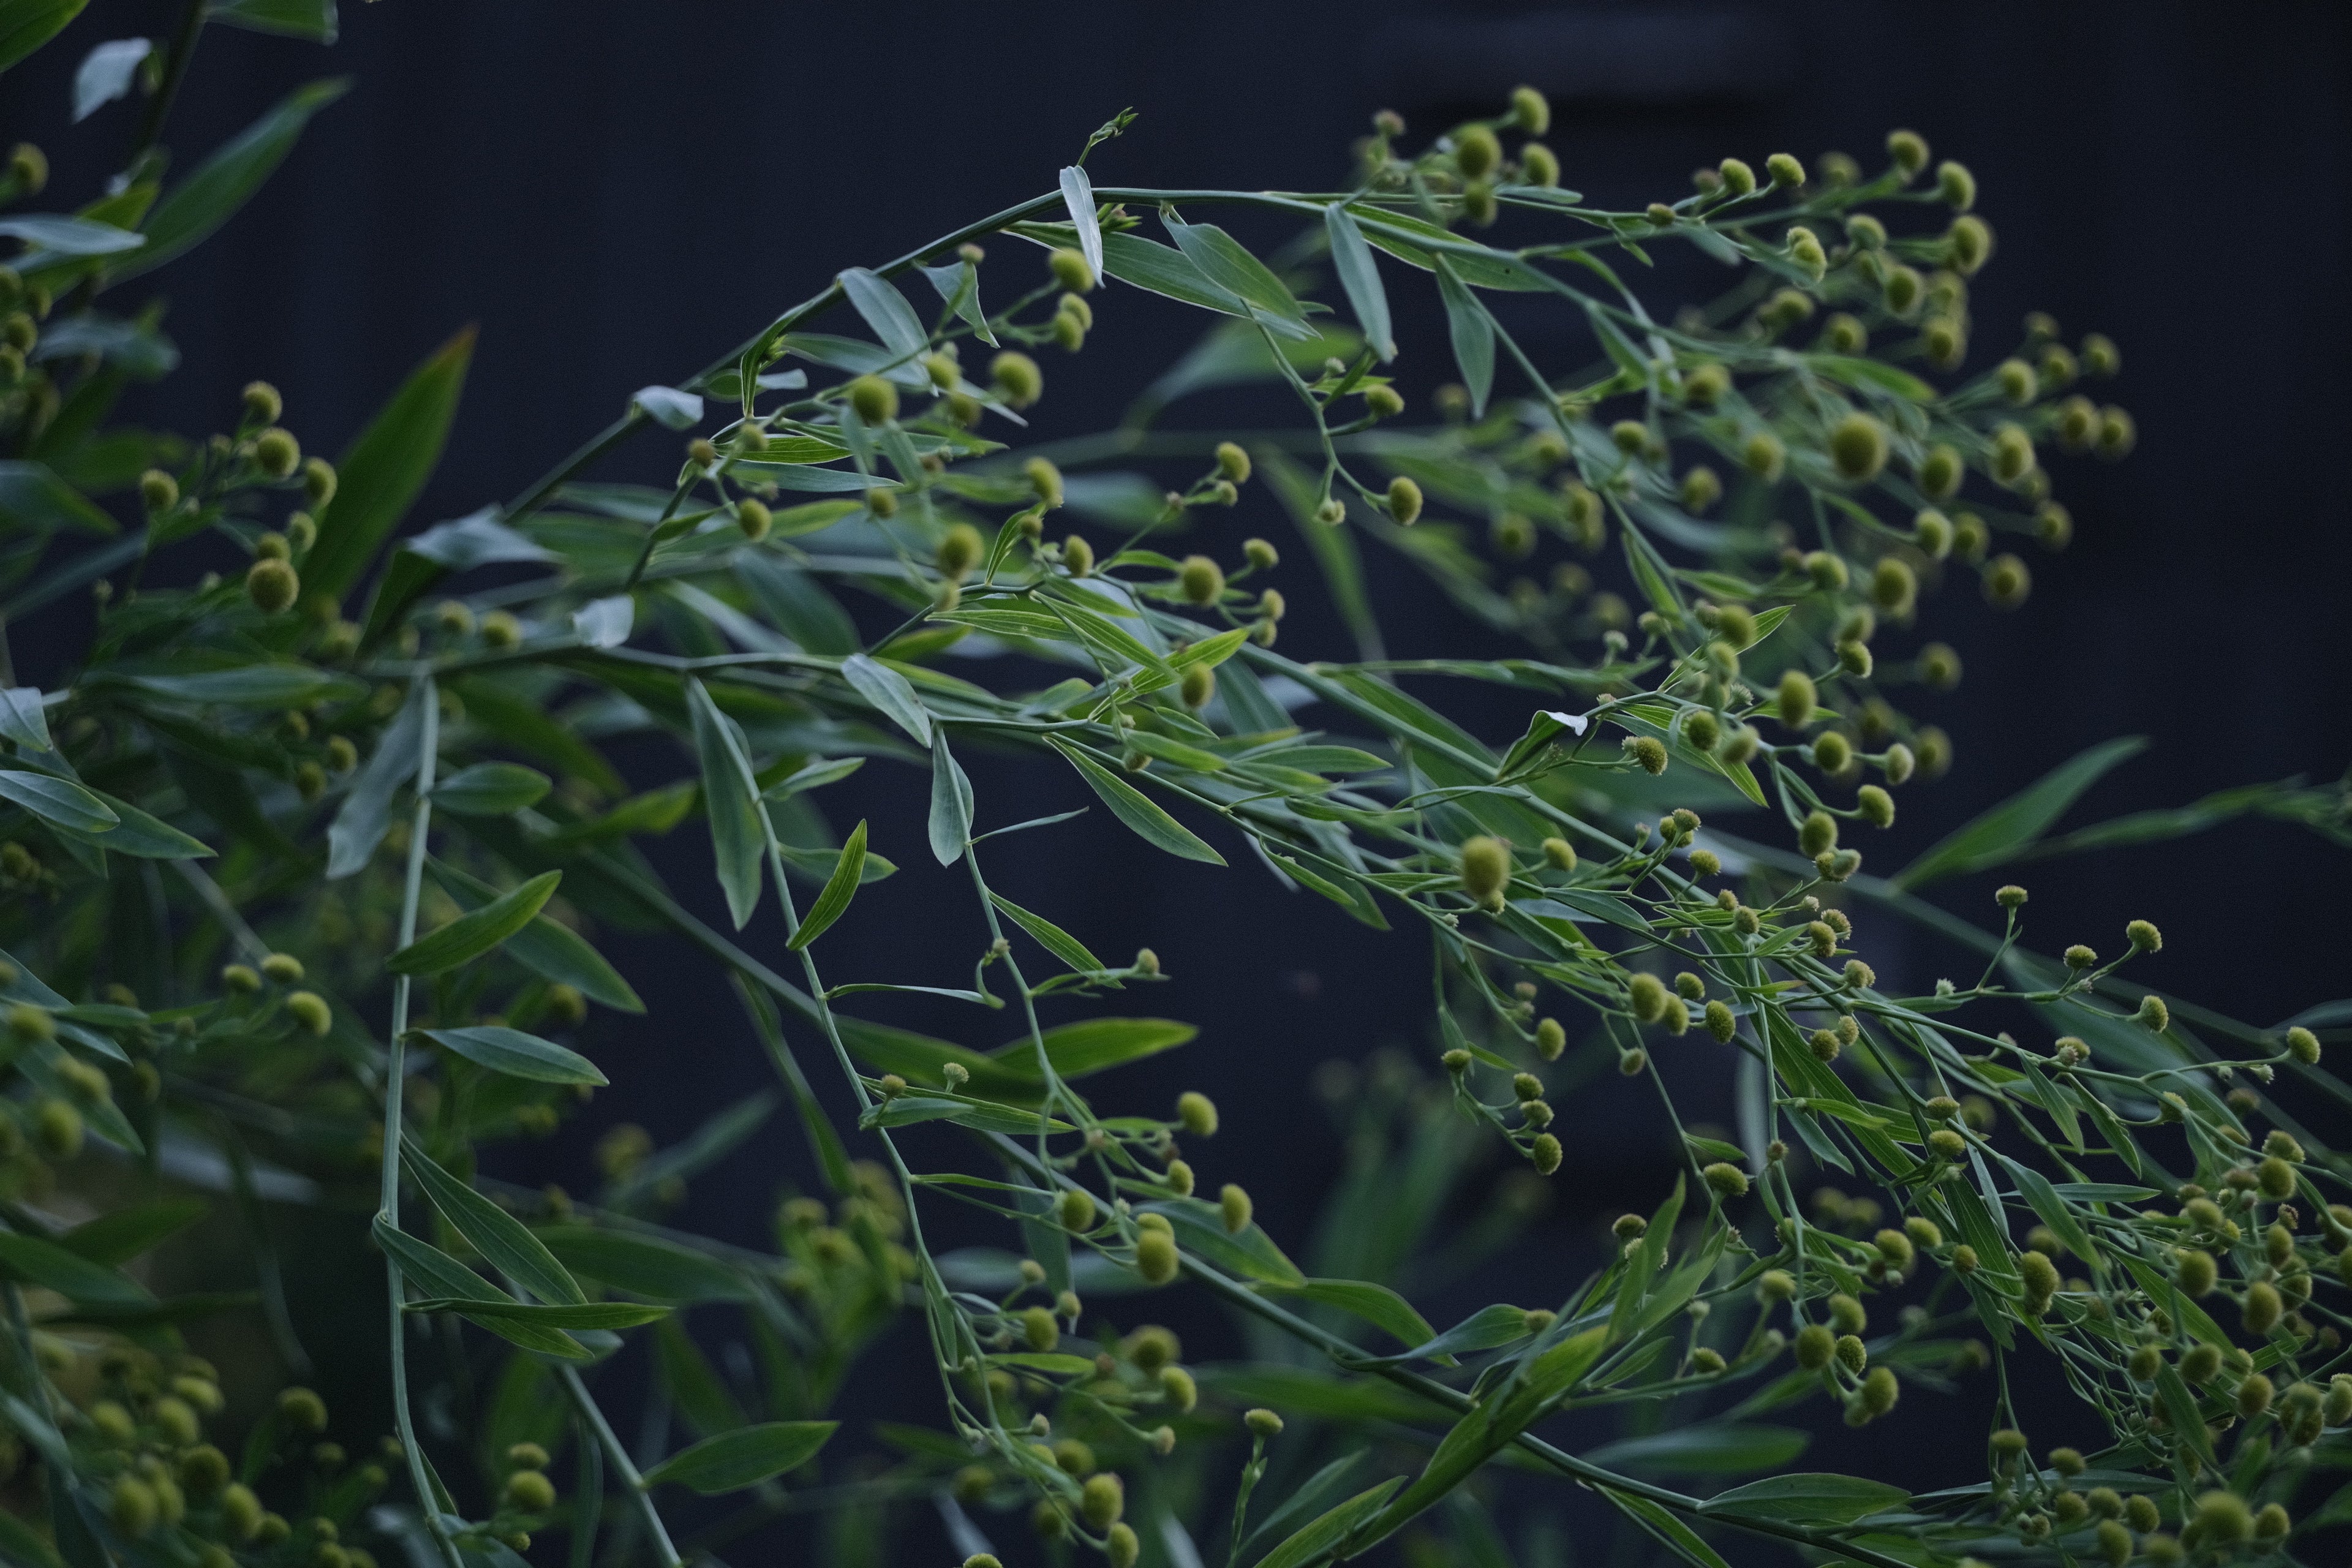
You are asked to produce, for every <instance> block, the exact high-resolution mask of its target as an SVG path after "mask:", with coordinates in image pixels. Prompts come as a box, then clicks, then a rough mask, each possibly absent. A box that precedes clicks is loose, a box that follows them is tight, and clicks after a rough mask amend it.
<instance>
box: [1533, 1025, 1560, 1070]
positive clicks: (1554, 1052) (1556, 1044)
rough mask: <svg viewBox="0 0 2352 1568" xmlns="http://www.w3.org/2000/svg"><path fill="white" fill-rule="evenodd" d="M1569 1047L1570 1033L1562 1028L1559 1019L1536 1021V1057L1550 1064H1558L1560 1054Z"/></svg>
mask: <svg viewBox="0 0 2352 1568" xmlns="http://www.w3.org/2000/svg"><path fill="white" fill-rule="evenodd" d="M1567 1047H1568V1031H1567V1030H1566V1029H1563V1028H1561V1027H1560V1025H1559V1019H1557V1018H1539V1019H1538V1020H1537V1021H1536V1055H1538V1056H1539V1057H1541V1058H1543V1059H1544V1060H1546V1061H1548V1062H1556V1061H1558V1060H1559V1054H1560V1052H1561V1051H1563V1050H1565V1049H1566V1048H1567Z"/></svg>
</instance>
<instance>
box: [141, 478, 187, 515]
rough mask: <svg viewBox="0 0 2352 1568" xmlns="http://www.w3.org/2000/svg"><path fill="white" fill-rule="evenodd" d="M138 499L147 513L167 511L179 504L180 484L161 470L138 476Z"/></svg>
mask: <svg viewBox="0 0 2352 1568" xmlns="http://www.w3.org/2000/svg"><path fill="white" fill-rule="evenodd" d="M139 499H140V500H141V501H142V503H143V504H144V505H145V506H146V508H147V510H149V511H169V510H172V509H173V507H175V506H177V505H179V504H180V482H179V481H178V480H177V479H173V477H172V476H171V475H169V474H167V473H165V472H164V471H163V469H161V468H150V469H148V470H147V471H146V472H145V473H143V474H142V475H140V476H139Z"/></svg>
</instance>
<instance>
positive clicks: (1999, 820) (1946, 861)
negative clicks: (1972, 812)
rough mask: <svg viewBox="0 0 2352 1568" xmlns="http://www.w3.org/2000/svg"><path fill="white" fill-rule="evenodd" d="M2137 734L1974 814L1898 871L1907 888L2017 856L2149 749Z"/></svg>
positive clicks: (2082, 754)
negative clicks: (2086, 793)
mask: <svg viewBox="0 0 2352 1568" xmlns="http://www.w3.org/2000/svg"><path fill="white" fill-rule="evenodd" d="M2146 749H2147V741H2145V740H2144V739H2141V738H2140V737H2138V736H2136V735H2127V736H2123V737H2121V738H2118V739H2116V740H2113V741H2102V742H2099V744H2097V745H2095V746H2093V747H2091V748H2090V749H2089V750H2087V751H2084V752H2079V753H2078V754H2076V755H2075V756H2074V757H2072V758H2069V759H2068V760H2067V761H2065V762H2063V763H2059V764H2058V766H2056V767H2055V768H2053V769H2052V770H2051V771H2050V772H2049V773H2045V774H2043V775H2042V778H2041V779H2040V780H2039V781H2037V782H2036V783H2034V784H2032V785H2031V786H2030V787H2028V788H2027V789H2025V790H2023V791H2021V792H2020V793H2019V794H2017V795H2011V796H2010V797H2009V799H2007V800H2005V801H2003V802H2001V803H2000V805H1996V806H1994V807H1993V808H1992V809H1991V810H1990V811H1988V812H1985V813H1984V814H1983V815H1981V816H1978V817H1976V818H1975V819H1973V820H1972V821H1970V822H1969V823H1968V824H1966V825H1965V826H1962V827H1960V828H1959V829H1958V830H1957V831H1956V832H1954V833H1952V834H1951V835H1950V836H1949V837H1946V838H1944V839H1943V840H1942V841H1941V842H1939V843H1937V845H1936V846H1935V847H1932V848H1930V849H1929V850H1927V853H1925V854H1923V855H1921V856H1920V857H1919V858H1917V859H1916V860H1914V861H1912V862H1911V864H1909V865H1908V866H1906V867H1905V868H1903V869H1902V870H1900V871H1897V872H1896V873H1895V878H1894V881H1895V886H1896V887H1897V888H1900V889H1904V890H1905V891H1906V892H1907V891H1909V890H1911V889H1916V888H1923V887H1926V886H1927V884H1928V883H1930V882H1936V881H1941V880H1943V879H1945V878H1948V877H1958V876H1965V875H1966V874H1968V873H1969V872H1971V871H1985V870H1990V869H1991V868H1993V867H1995V866H1999V865H2000V864H2001V863H2003V862H2004V861H2007V860H2011V859H2013V858H2016V857H2017V856H2019V855H2021V854H2022V853H2023V852H2024V851H2025V850H2026V849H2028V848H2029V847H2032V844H2033V841H2034V840H2035V839H2037V838H2039V837H2042V834H2043V833H2044V832H2046V831H2048V829H2049V827H2050V825H2051V824H2052V823H2053V822H2056V821H2057V820H2058V819H2059V817H2061V816H2064V815H2065V812H2066V808H2067V807H2068V806H2070V805H2074V802H2075V800H2076V799H2077V798H2078V797H2080V796H2081V795H2082V794H2083V792H2084V791H2085V790H2087V789H2089V788H2090V787H2091V786H2092V785H2093V784H2096V783H2098V782H2099V780H2100V779H2101V778H2102V777H2104V776H2105V774H2106V773H2107V772H2108V770H2110V769H2112V768H2114V767H2115V766H2116V764H2118V763H2123V762H2125V761H2126V760H2127V759H2129V758H2131V757H2134V756H2137V754H2138V753H2139V752H2142V751H2144V750H2146Z"/></svg>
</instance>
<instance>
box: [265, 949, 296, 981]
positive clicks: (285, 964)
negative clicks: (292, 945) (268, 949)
mask: <svg viewBox="0 0 2352 1568" xmlns="http://www.w3.org/2000/svg"><path fill="white" fill-rule="evenodd" d="M261 973H264V974H266V975H268V977H269V978H270V979H272V980H275V981H276V982H278V984H280V985H291V984H294V983H295V982H296V981H298V980H299V979H301V978H302V961H301V960H300V959H299V958H297V957H295V956H294V955H293V954H292V953H290V952H273V953H271V954H269V956H268V957H267V958H264V959H263V960H262V961H261Z"/></svg>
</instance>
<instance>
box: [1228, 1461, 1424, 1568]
mask: <svg viewBox="0 0 2352 1568" xmlns="http://www.w3.org/2000/svg"><path fill="white" fill-rule="evenodd" d="M1403 1484H1404V1478H1403V1477H1402V1476H1391V1477H1390V1478H1389V1479H1387V1480H1384V1481H1382V1482H1381V1484H1380V1485H1378V1486H1376V1487H1373V1488H1371V1489H1369V1490H1365V1491H1360V1492H1358V1493H1357V1494H1356V1495H1355V1496H1354V1497H1351V1498H1349V1500H1347V1501H1346V1502H1343V1503H1341V1504H1339V1506H1338V1507H1336V1508H1334V1509H1332V1510H1330V1511H1328V1513H1324V1514H1320V1515H1318V1516H1317V1517H1316V1518H1315V1519H1314V1520H1313V1521H1311V1522H1309V1523H1307V1524H1306V1525H1304V1526H1302V1527H1300V1529H1299V1531H1298V1532H1297V1534H1295V1535H1293V1536H1291V1537H1290V1538H1289V1539H1288V1540H1286V1541H1285V1542H1282V1544H1281V1545H1279V1546H1276V1548H1275V1549H1274V1550H1273V1551H1271V1552H1267V1553H1266V1554H1265V1556H1264V1557H1261V1558H1259V1559H1258V1561H1257V1568H1309V1565H1310V1564H1312V1563H1320V1562H1322V1561H1323V1560H1324V1559H1325V1558H1327V1557H1328V1556H1329V1555H1330V1553H1331V1552H1333V1550H1334V1549H1336V1548H1337V1547H1338V1546H1339V1544H1340V1542H1344V1541H1346V1540H1347V1539H1348V1536H1349V1532H1350V1531H1353V1530H1354V1529H1355V1528H1356V1527H1357V1526H1358V1525H1359V1524H1361V1523H1362V1522H1363V1521H1366V1520H1368V1519H1370V1518H1371V1517H1372V1515H1374V1514H1376V1513H1378V1512H1379V1511H1380V1510H1381V1505H1382V1504H1384V1503H1386V1502H1387V1501H1388V1500H1389V1494H1390V1493H1391V1492H1393V1491H1395V1490H1396V1489H1397V1488H1399V1487H1400V1486H1402V1485H1403Z"/></svg>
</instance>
